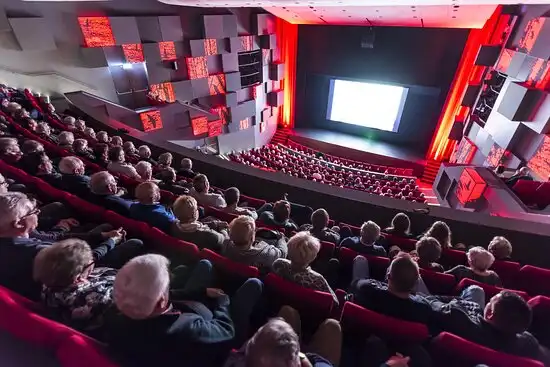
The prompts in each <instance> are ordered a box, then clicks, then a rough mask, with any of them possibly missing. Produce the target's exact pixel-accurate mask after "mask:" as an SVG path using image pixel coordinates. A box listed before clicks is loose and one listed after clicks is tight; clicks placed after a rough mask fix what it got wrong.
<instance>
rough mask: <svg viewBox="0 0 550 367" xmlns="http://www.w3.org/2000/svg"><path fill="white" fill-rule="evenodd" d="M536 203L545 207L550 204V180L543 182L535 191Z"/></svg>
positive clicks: (540, 206) (541, 207)
mask: <svg viewBox="0 0 550 367" xmlns="http://www.w3.org/2000/svg"><path fill="white" fill-rule="evenodd" d="M535 198H536V204H537V206H538V207H539V208H540V209H544V208H546V207H547V206H548V204H550V182H543V183H542V184H541V185H540V186H539V187H538V188H537V190H536V191H535Z"/></svg>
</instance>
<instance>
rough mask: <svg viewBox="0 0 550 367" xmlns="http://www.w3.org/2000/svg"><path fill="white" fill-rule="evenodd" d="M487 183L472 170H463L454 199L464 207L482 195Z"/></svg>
mask: <svg viewBox="0 0 550 367" xmlns="http://www.w3.org/2000/svg"><path fill="white" fill-rule="evenodd" d="M486 187H487V183H486V182H485V180H483V178H481V176H480V175H479V174H478V173H477V172H476V170H475V169H473V168H465V169H464V171H462V175H461V176H460V179H459V181H458V185H457V188H456V197H457V198H458V201H459V202H460V203H461V204H462V205H464V204H466V203H468V202H470V201H474V200H477V199H479V198H480V197H481V195H483V192H484V191H485V188H486Z"/></svg>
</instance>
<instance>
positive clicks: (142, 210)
mask: <svg viewBox="0 0 550 367" xmlns="http://www.w3.org/2000/svg"><path fill="white" fill-rule="evenodd" d="M145 163H147V162H145ZM148 164H149V163H148ZM135 195H136V199H137V200H138V202H137V203H133V204H132V206H131V207H130V217H131V218H132V219H135V220H140V221H143V222H147V223H149V225H151V226H153V227H157V228H158V229H160V230H162V231H164V232H166V233H168V232H170V228H171V226H172V224H173V223H174V222H175V221H176V217H175V216H174V213H172V210H170V209H168V208H166V207H165V206H164V205H162V204H160V203H159V201H160V189H159V187H158V186H157V185H156V184H155V183H154V182H143V183H141V184H139V185H138V186H137V188H136V193H135Z"/></svg>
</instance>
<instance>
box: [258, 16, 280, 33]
mask: <svg viewBox="0 0 550 367" xmlns="http://www.w3.org/2000/svg"><path fill="white" fill-rule="evenodd" d="M275 22H276V17H275V16H274V15H273V14H256V19H255V25H256V34H257V35H264V34H274V33H275Z"/></svg>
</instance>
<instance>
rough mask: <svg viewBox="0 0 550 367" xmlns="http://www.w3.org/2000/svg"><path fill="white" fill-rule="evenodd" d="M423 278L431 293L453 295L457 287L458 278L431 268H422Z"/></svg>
mask: <svg viewBox="0 0 550 367" xmlns="http://www.w3.org/2000/svg"><path fill="white" fill-rule="evenodd" d="M420 275H421V276H422V280H424V283H426V287H428V289H429V290H430V293H431V294H437V295H451V294H453V291H454V289H455V287H456V279H455V277H454V276H452V275H451V274H443V273H438V272H435V271H431V270H426V269H420Z"/></svg>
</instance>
